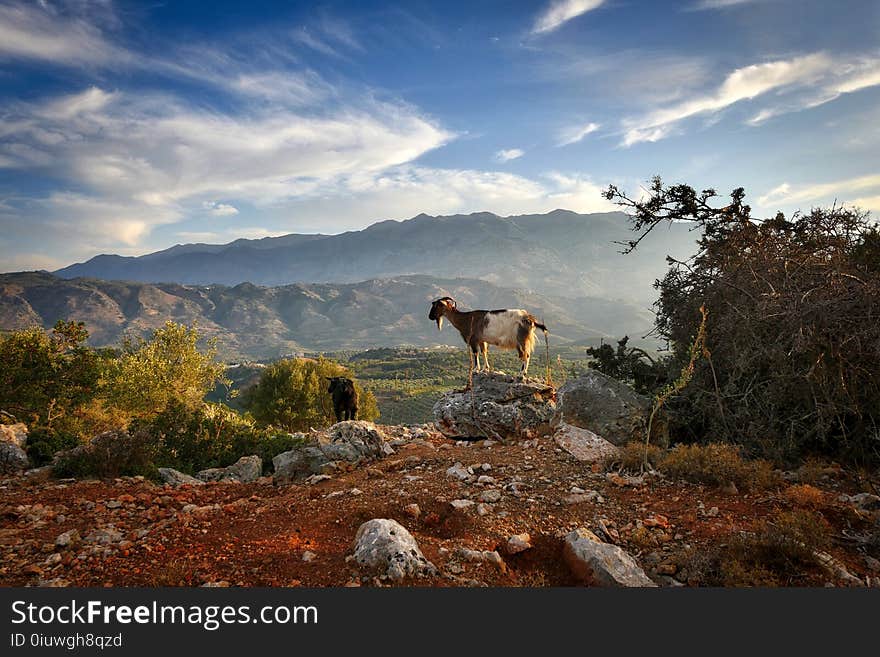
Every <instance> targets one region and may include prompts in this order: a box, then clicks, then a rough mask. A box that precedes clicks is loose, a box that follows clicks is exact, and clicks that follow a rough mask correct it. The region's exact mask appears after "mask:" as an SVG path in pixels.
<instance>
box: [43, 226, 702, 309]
mask: <svg viewBox="0 0 880 657" xmlns="http://www.w3.org/2000/svg"><path fill="white" fill-rule="evenodd" d="M631 236H632V233H631V232H630V230H629V219H628V217H627V215H625V214H623V213H621V212H609V213H598V214H577V213H575V212H570V211H567V210H554V211H553V212H550V213H547V214H536V215H520V216H511V217H500V216H498V215H495V214H492V213H489V212H480V213H475V214H468V215H452V216H440V217H432V216H428V215H425V214H421V215H418V216H416V217H413V218H412V219H409V220H406V221H392V220H389V221H382V222H379V223H376V224H373V225H371V226H369V227H368V228H365V229H363V230H359V231H351V232H346V233H342V234H339V235H320V234H317V235H300V234H291V235H285V236H282V237H269V238H264V239H258V240H247V239H240V240H236V241H234V242H231V243H229V244H220V245H216V244H183V245H177V246H174V247H172V248H169V249H166V250H164V251H158V252H155V253H150V254H148V255H143V256H138V257H125V256H119V255H99V256H96V257H94V258H92V259H90V260H88V261H87V262H84V263H78V264H74V265H70V266H69V267H64V268H63V269H59V270H58V271H56V272H55V274H56V275H58V276H59V277H61V278H83V277H84V278H99V279H104V280H125V281H142V282H148V283H168V282H174V283H180V284H193V285H214V284H220V285H238V284H239V283H244V282H248V283H252V284H254V285H266V286H278V285H287V284H291V283H306V284H311V283H356V282H361V281H366V280H371V279H385V278H393V277H398V276H407V275H412V274H423V275H428V276H432V277H435V278H438V279H449V278H458V277H464V278H468V279H482V280H485V281H488V282H489V283H494V284H495V285H499V286H502V287H507V288H521V289H525V290H534V291H535V292H537V293H539V294H545V295H554V296H566V297H572V298H577V297H591V298H605V299H624V300H628V301H634V302H637V303H641V304H645V303H648V304H649V303H650V302H651V301H653V299H654V298H656V293H655V291H654V290H653V289H652V283H653V282H654V280H655V279H656V278H658V277H660V276H662V275H663V273H664V271H665V269H666V261H665V257H666V255H672V256H674V257H676V258H683V257H687V256H688V255H690V254H691V253H692V252H693V244H694V235H692V234H690V233H689V232H688V227H687V226H685V225H683V224H671V225H670V226H668V227H658V228H657V229H656V230H655V231H654V232H653V233H652V235H651V237H650V239H647V240H645V241H644V242H643V243H642V244H641V245H640V246H639V248H638V250H636V251H635V252H633V253H632V254H629V255H626V256H624V255H621V254H620V250H621V246H620V244H619V243H618V242H621V241H626V240H628V239H630V238H631Z"/></svg>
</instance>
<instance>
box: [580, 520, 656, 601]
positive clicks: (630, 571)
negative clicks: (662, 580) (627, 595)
mask: <svg viewBox="0 0 880 657" xmlns="http://www.w3.org/2000/svg"><path fill="white" fill-rule="evenodd" d="M563 554H564V557H565V561H566V563H568V566H569V568H571V570H572V572H573V573H574V574H575V575H576V576H577V577H579V578H580V579H582V580H583V581H586V582H590V581H593V582H596V583H597V584H600V585H602V586H644V587H655V586H657V585H656V584H655V583H654V582H653V581H651V579H650V578H649V577H648V576H647V575H646V574H645V572H644V571H643V570H642V569H641V567H640V566H639V565H638V564H637V563H636V561H635V559H633V558H632V557H631V556H630V555H629V554H627V553H626V552H624V551H623V550H622V549H620V548H619V547H617V546H616V545H611V544H609V543H603V542H602V541H601V540H599V538H598V537H597V536H596V535H595V534H594V533H593V532H591V531H590V530H589V529H586V528H583V527H582V528H579V529H575V530H574V531H572V532H570V533H569V534H567V535H566V537H565V543H564V549H563Z"/></svg>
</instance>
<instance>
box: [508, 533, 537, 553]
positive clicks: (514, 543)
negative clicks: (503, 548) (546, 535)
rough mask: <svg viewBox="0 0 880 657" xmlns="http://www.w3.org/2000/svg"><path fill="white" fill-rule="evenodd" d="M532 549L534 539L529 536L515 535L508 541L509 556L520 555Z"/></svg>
mask: <svg viewBox="0 0 880 657" xmlns="http://www.w3.org/2000/svg"><path fill="white" fill-rule="evenodd" d="M531 547H532V537H531V536H529V535H528V534H514V535H513V536H511V537H510V538H508V539H507V554H519V553H520V552H525V551H526V550H528V549H530V548H531Z"/></svg>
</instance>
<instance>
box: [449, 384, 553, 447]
mask: <svg viewBox="0 0 880 657" xmlns="http://www.w3.org/2000/svg"><path fill="white" fill-rule="evenodd" d="M553 395H554V389H553V388H552V387H549V386H547V385H546V384H545V383H544V382H543V381H541V380H540V379H533V378H526V379H524V380H523V379H522V378H520V377H516V376H509V375H506V374H503V373H500V372H477V373H475V374H474V376H473V387H472V390H469V391H453V392H447V393H446V394H444V395H443V396H442V397H441V398H440V399H439V400H438V401H437V403H436V404H434V409H433V413H434V425H435V426H436V427H437V429H438V430H439V431H440V432H441V433H442V434H443V435H444V436H446V437H447V438H452V439H460V438H489V439H491V440H496V441H501V442H514V441H517V440H527V439H531V438H535V437H537V436H544V435H547V434H549V433H550V432H551V427H550V420H551V418H552V417H553V413H554V411H555V404H554V402H553V401H552V399H553Z"/></svg>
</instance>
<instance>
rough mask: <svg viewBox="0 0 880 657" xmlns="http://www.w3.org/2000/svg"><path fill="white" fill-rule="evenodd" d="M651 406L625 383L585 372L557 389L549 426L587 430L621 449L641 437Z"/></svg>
mask: <svg viewBox="0 0 880 657" xmlns="http://www.w3.org/2000/svg"><path fill="white" fill-rule="evenodd" d="M651 406H652V404H651V400H650V399H649V398H648V397H645V396H644V395H640V394H638V393H637V392H636V391H634V390H633V389H632V388H630V387H629V386H628V385H626V384H625V383H621V382H620V381H617V380H615V379H612V378H611V377H608V376H605V375H604V374H602V373H601V372H599V371H597V370H587V372H586V373H585V374H583V375H582V376H579V377H578V378H576V379H571V380H569V381H566V382H565V384H563V385H562V387H560V388H559V391H558V392H557V401H556V413H555V415H554V417H553V424H554V425H556V426H558V425H561V424H571V425H574V426H576V427H580V428H581V429H589V430H590V431H593V432H595V433H596V434H598V435H599V436H602V437H603V438H604V439H605V440H607V441H609V442H611V443H613V444H614V445H623V444H624V443H626V442H629V441H630V440H632V439H633V438H634V437H635V438H639V437H643V436H644V431H645V428H646V427H647V424H648V416H649V415H650V413H651ZM652 433H653V431H652Z"/></svg>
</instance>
